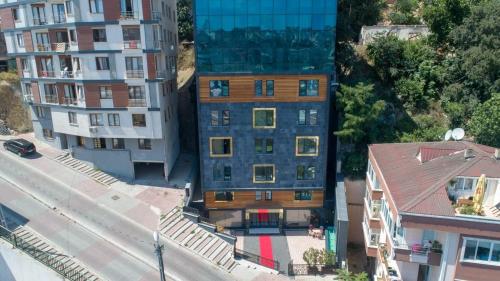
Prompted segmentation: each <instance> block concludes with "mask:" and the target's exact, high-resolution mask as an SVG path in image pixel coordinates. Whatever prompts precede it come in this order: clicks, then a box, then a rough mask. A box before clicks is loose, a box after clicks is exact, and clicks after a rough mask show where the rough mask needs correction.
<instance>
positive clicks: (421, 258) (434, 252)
mask: <svg viewBox="0 0 500 281" xmlns="http://www.w3.org/2000/svg"><path fill="white" fill-rule="evenodd" d="M394 253H395V259H396V260H401V261H409V262H414V263H422V264H429V265H436V266H438V265H440V263H441V255H442V247H441V243H439V242H437V241H435V242H434V243H433V244H432V245H429V246H425V245H422V244H412V245H407V244H401V243H395V248H394Z"/></svg>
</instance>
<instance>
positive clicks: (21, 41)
mask: <svg viewBox="0 0 500 281" xmlns="http://www.w3.org/2000/svg"><path fill="white" fill-rule="evenodd" d="M16 41H17V46H18V47H19V48H25V45H24V34H22V33H17V34H16Z"/></svg>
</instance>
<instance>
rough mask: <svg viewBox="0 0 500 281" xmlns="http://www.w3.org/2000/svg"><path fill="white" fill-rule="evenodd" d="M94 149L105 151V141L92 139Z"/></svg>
mask: <svg viewBox="0 0 500 281" xmlns="http://www.w3.org/2000/svg"><path fill="white" fill-rule="evenodd" d="M94 149H106V139H103V138H95V139H94Z"/></svg>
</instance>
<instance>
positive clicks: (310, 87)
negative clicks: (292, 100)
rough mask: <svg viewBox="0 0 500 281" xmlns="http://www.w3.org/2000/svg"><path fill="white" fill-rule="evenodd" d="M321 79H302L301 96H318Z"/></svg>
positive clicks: (300, 85)
mask: <svg viewBox="0 0 500 281" xmlns="http://www.w3.org/2000/svg"><path fill="white" fill-rule="evenodd" d="M318 89H319V80H300V81H299V96H301V97H305V96H318V95H319V91H318Z"/></svg>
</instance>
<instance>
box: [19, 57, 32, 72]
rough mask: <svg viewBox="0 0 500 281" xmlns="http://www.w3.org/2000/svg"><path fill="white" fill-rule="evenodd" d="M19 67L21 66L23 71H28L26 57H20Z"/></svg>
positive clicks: (28, 66) (28, 65)
mask: <svg viewBox="0 0 500 281" xmlns="http://www.w3.org/2000/svg"><path fill="white" fill-rule="evenodd" d="M21 67H22V68H23V71H29V70H30V64H29V61H28V60H27V59H21Z"/></svg>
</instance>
